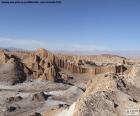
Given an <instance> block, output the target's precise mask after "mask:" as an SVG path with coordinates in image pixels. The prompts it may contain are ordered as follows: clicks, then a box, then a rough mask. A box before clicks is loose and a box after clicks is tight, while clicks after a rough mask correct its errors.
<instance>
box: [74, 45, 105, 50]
mask: <svg viewBox="0 0 140 116" xmlns="http://www.w3.org/2000/svg"><path fill="white" fill-rule="evenodd" d="M72 49H73V50H78V51H85V50H89V51H91V50H106V48H105V47H103V46H98V45H92V44H88V45H87V44H83V45H82V44H73V45H72Z"/></svg>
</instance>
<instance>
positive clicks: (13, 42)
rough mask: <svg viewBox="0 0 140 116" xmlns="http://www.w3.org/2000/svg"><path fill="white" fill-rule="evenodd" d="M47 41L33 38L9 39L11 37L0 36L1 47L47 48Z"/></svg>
mask: <svg viewBox="0 0 140 116" xmlns="http://www.w3.org/2000/svg"><path fill="white" fill-rule="evenodd" d="M46 46H47V45H46V43H44V42H41V41H38V40H32V39H9V38H0V47H4V48H5V47H16V48H22V49H29V50H34V49H36V48H40V47H43V48H46Z"/></svg>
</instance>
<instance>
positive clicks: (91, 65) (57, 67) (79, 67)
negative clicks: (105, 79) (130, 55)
mask: <svg viewBox="0 0 140 116" xmlns="http://www.w3.org/2000/svg"><path fill="white" fill-rule="evenodd" d="M0 54H1V57H0V64H4V65H5V64H6V65H10V64H16V65H17V64H19V65H20V70H22V71H20V72H23V73H24V75H25V76H26V78H27V79H29V80H31V79H40V80H52V81H57V82H63V80H65V81H66V80H68V79H69V76H68V74H65V75H62V73H61V69H63V70H66V71H68V72H71V73H76V74H87V75H88V76H95V75H97V74H101V73H107V72H109V73H123V72H124V71H125V70H127V68H126V66H122V65H119V66H117V65H116V64H115V63H112V62H114V60H115V62H117V63H120V62H122V63H124V60H125V58H121V57H118V56H106V55H105V56H87V57H86V56H68V55H60V54H53V53H51V52H49V51H47V50H45V49H42V48H40V49H38V50H37V51H35V52H27V53H26V52H5V51H0ZM101 61H102V63H101ZM18 82H19V81H18Z"/></svg>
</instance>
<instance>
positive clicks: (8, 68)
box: [0, 63, 26, 84]
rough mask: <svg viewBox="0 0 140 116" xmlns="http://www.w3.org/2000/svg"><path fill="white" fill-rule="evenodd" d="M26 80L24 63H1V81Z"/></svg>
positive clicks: (11, 82) (18, 81) (13, 82)
mask: <svg viewBox="0 0 140 116" xmlns="http://www.w3.org/2000/svg"><path fill="white" fill-rule="evenodd" d="M25 80H26V74H25V73H24V71H23V67H22V64H19V63H10V64H0V81H1V82H6V83H9V84H16V83H21V82H23V81H25Z"/></svg>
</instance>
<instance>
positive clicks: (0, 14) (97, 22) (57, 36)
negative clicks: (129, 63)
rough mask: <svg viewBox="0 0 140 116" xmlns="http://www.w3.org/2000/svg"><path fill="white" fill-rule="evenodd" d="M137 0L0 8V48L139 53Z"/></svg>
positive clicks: (75, 0)
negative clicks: (126, 51)
mask: <svg viewBox="0 0 140 116" xmlns="http://www.w3.org/2000/svg"><path fill="white" fill-rule="evenodd" d="M139 44H140V1H139V0H62V4H26V5H25V4H9V5H8V4H0V47H18V48H19V47H20V48H24V49H36V48H39V47H44V48H46V49H50V50H140V45H139Z"/></svg>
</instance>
